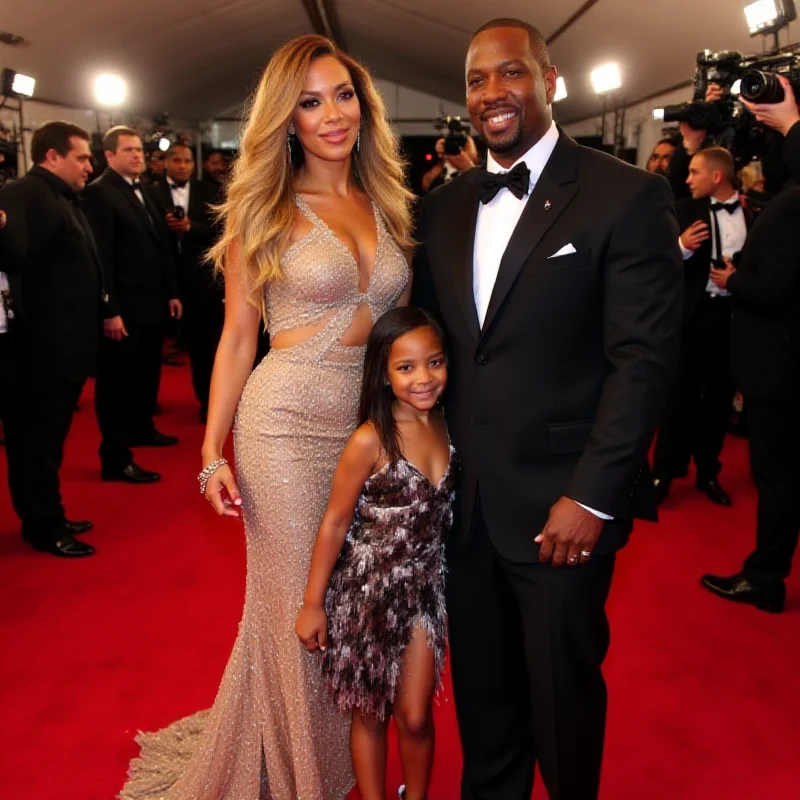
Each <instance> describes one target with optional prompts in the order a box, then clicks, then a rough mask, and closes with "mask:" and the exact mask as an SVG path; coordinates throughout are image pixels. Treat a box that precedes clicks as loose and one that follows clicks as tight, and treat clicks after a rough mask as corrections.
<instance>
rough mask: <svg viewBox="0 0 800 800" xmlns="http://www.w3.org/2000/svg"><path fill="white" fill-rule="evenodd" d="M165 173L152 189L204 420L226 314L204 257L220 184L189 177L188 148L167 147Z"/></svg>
mask: <svg viewBox="0 0 800 800" xmlns="http://www.w3.org/2000/svg"><path fill="white" fill-rule="evenodd" d="M166 165H167V174H166V175H165V177H164V178H162V179H161V180H160V181H158V183H156V185H155V186H154V187H152V189H150V191H151V192H152V197H153V199H154V200H155V201H156V203H157V204H158V206H159V209H160V211H161V213H162V215H163V216H164V219H165V220H166V223H167V227H168V228H169V230H170V240H171V242H172V250H173V256H174V259H175V263H176V264H177V266H178V284H179V288H180V296H181V300H182V301H183V311H184V313H183V320H182V324H183V339H184V341H185V344H186V349H187V351H188V353H189V364H190V366H191V370H192V385H193V387H194V393H195V395H196V397H197V400H198V402H199V403H200V422H203V423H205V421H206V414H207V412H208V394H209V390H210V387H211V369H212V367H213V366H214V356H215V355H216V352H217V344H218V343H219V337H220V336H221V334H222V323H223V321H224V317H225V307H224V305H223V296H224V287H223V284H222V281H220V280H217V278H216V276H215V275H214V271H213V268H212V266H211V264H209V263H208V262H207V261H206V259H205V255H206V252H207V251H208V249H209V248H210V247H211V246H212V245H213V244H214V242H215V241H216V239H217V236H219V234H220V233H221V230H220V228H219V225H218V224H217V223H216V221H215V219H214V213H213V211H212V209H211V206H213V205H215V204H216V203H220V202H221V201H222V193H223V189H222V186H221V185H220V184H212V183H210V182H209V181H200V180H197V179H196V178H194V177H192V176H193V175H194V171H195V160H194V153H193V152H192V149H191V148H190V147H189V146H188V145H185V144H173V145H172V146H171V147H170V148H169V150H168V151H167V159H166Z"/></svg>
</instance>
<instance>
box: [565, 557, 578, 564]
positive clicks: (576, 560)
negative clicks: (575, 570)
mask: <svg viewBox="0 0 800 800" xmlns="http://www.w3.org/2000/svg"><path fill="white" fill-rule="evenodd" d="M567 562H568V563H569V564H577V563H578V556H570V557H569V558H568V559H567Z"/></svg>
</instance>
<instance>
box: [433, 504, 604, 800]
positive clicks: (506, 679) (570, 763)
mask: <svg viewBox="0 0 800 800" xmlns="http://www.w3.org/2000/svg"><path fill="white" fill-rule="evenodd" d="M536 533H537V532H536V531H531V536H535V535H536ZM450 549H451V550H452V551H453V552H452V553H451V555H450V557H449V577H448V590H447V608H448V614H449V633H450V654H451V663H452V677H453V687H454V690H455V702H456V712H457V716H458V725H459V731H460V734H461V743H462V746H463V750H464V772H463V775H462V782H461V798H462V800H529V799H530V795H531V790H532V787H533V776H534V763H535V762H537V761H538V763H539V769H540V771H541V773H542V777H543V779H544V783H545V786H546V788H547V791H548V793H549V796H550V798H551V800H594V798H596V797H597V795H598V791H599V785H600V766H601V762H602V755H603V738H604V733H605V720H606V700H607V695H606V686H605V681H604V679H603V675H602V672H601V665H602V663H603V659H604V658H605V655H606V652H607V650H608V644H609V628H608V620H607V617H606V613H605V602H606V598H607V596H608V592H609V588H610V586H611V577H612V573H613V571H614V561H615V556H614V555H613V554H610V555H601V556H594V557H593V558H592V559H591V561H590V562H589V563H588V564H586V565H580V566H575V567H566V566H565V567H561V568H556V567H553V566H551V565H549V564H539V563H535V564H514V563H511V562H509V561H506V560H505V559H503V558H502V557H501V556H500V555H499V554H498V553H497V551H496V550H495V547H494V545H493V544H492V542H491V539H490V534H489V532H488V530H487V528H486V523H485V521H484V519H483V515H482V513H481V512H480V510H479V511H477V512H476V519H475V524H474V530H473V533H472V535H471V538H470V540H469V542H468V543H467V545H466V546H464V547H463V548H461V547H458V546H454V547H451V548H450Z"/></svg>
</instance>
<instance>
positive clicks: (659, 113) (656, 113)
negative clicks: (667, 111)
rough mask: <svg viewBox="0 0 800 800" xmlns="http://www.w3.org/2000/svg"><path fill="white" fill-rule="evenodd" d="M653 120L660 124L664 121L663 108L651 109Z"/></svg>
mask: <svg viewBox="0 0 800 800" xmlns="http://www.w3.org/2000/svg"><path fill="white" fill-rule="evenodd" d="M653 119H657V120H659V121H660V122H663V121H664V109H663V108H654V109H653Z"/></svg>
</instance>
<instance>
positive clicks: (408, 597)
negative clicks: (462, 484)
mask: <svg viewBox="0 0 800 800" xmlns="http://www.w3.org/2000/svg"><path fill="white" fill-rule="evenodd" d="M454 460H455V451H454V450H453V448H452V447H451V448H450V458H449V461H448V465H447V470H446V471H445V473H444V475H443V476H442V478H441V479H440V480H439V482H438V483H437V484H433V483H431V481H430V479H429V478H427V477H426V476H425V475H423V474H422V473H421V472H420V471H419V470H418V469H417V468H416V467H414V466H413V465H412V464H410V463H409V462H408V461H406V460H405V459H402V458H401V459H400V460H398V461H397V462H395V463H389V464H387V465H386V466H384V467H383V469H381V470H379V471H378V472H376V473H375V474H374V475H372V476H371V477H370V478H369V479H368V480H367V482H366V483H365V484H364V488H363V490H362V492H361V496H360V497H359V500H358V504H357V506H356V513H355V516H354V519H353V524H352V526H351V527H350V531H349V532H348V534H347V538H346V540H345V544H344V547H343V548H342V553H341V555H340V557H339V560H338V562H337V565H336V569H335V570H334V573H333V577H332V579H331V585H330V588H329V589H328V594H327V597H326V601H325V605H326V610H327V613H328V649H327V652H326V653H325V656H324V660H323V667H322V671H323V675H324V677H325V682H326V684H327V686H328V688H329V690H330V691H331V692H332V694H333V697H334V699H335V701H336V705H337V706H338V708H340V709H341V710H342V711H343V712H345V713H346V712H350V711H352V709H353V708H358V709H359V710H360V711H361V712H362V713H365V714H368V715H370V716H374V717H377V718H378V719H385V718H386V717H387V716H388V715H389V714H390V713H391V709H392V705H393V704H394V702H395V700H396V698H397V690H398V688H399V684H400V675H401V672H402V666H403V653H404V652H405V649H406V647H407V646H408V643H409V642H410V641H411V635H412V633H413V632H414V628H415V627H421V628H423V629H424V630H425V632H426V635H427V640H428V646H429V647H430V648H431V649H432V650H433V652H434V656H435V664H436V683H437V685H438V684H439V682H440V679H441V674H442V669H443V668H444V651H445V641H446V638H445V637H446V633H445V622H446V616H445V602H444V584H445V560H444V544H445V537H446V535H447V533H448V531H449V530H450V526H451V524H452V520H453V514H452V504H453V491H454V485H455V474H454V473H455V469H454Z"/></svg>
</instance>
